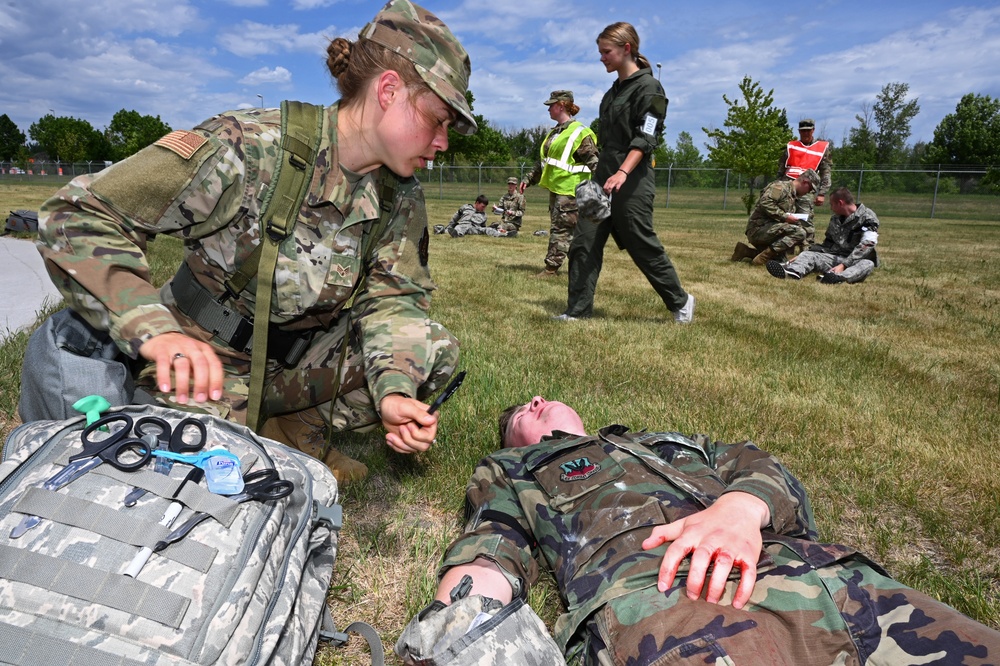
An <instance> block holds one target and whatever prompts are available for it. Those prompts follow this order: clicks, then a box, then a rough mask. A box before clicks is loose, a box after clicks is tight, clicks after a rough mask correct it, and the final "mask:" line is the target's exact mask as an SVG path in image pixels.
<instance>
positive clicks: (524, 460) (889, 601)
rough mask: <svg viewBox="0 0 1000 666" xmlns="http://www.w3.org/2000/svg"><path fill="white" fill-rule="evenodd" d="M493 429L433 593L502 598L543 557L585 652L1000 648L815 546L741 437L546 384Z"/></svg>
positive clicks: (799, 655)
mask: <svg viewBox="0 0 1000 666" xmlns="http://www.w3.org/2000/svg"><path fill="white" fill-rule="evenodd" d="M500 430H501V438H502V440H503V443H504V445H505V446H507V447H510V448H507V449H505V450H503V451H499V452H496V453H493V454H491V455H490V456H487V457H486V458H485V459H484V460H483V461H482V462H481V463H480V464H479V466H478V467H477V468H476V471H475V473H474V474H473V477H472V480H471V481H470V482H469V485H468V487H467V489H466V509H467V512H468V515H469V516H470V519H469V523H468V524H467V526H466V530H465V533H464V534H463V535H462V536H461V537H459V538H458V539H457V540H456V541H455V542H454V543H453V544H452V545H451V546H450V547H449V549H448V552H447V554H446V555H445V558H444V563H443V565H442V569H441V572H440V574H441V576H440V584H439V587H438V593H437V595H436V599H437V600H439V601H441V602H442V603H444V604H447V603H449V596H448V593H449V591H451V590H452V589H453V588H454V587H455V585H456V583H457V582H458V581H459V580H460V579H461V578H462V577H463V576H465V575H470V576H471V577H472V579H473V586H472V590H471V592H472V593H473V594H481V595H485V596H487V597H491V598H493V599H498V600H501V601H503V602H508V601H510V600H511V599H513V598H516V597H524V596H525V595H526V594H527V589H528V587H530V586H531V585H532V584H534V583H535V581H536V580H538V577H539V570H540V569H546V570H548V571H550V572H551V573H552V575H553V576H554V577H555V580H556V583H557V585H558V587H559V592H560V594H561V596H562V599H563V602H564V603H565V605H566V608H567V609H568V610H567V612H566V613H565V614H563V615H562V616H560V617H559V619H558V620H557V621H556V624H555V628H554V634H555V639H556V642H557V643H558V644H559V646H560V647H561V648H562V650H563V651H564V653H565V655H566V657H567V659H568V660H571V659H572V658H579V659H581V660H582V662H583V663H584V664H626V663H635V664H650V663H654V662H655V663H668V662H669V663H691V664H694V663H698V664H767V665H768V666H809V665H813V664H815V665H820V664H822V665H823V666H829V665H830V664H845V665H846V664H852V665H853V664H869V665H879V666H899V665H900V664H925V663H932V662H933V663H936V664H989V663H992V664H995V663H998V662H1000V633H998V632H997V631H995V630H993V629H990V628H989V627H986V626H984V625H981V624H979V623H977V622H974V621H973V620H971V619H970V618H968V617H966V616H964V615H962V614H961V613H959V612H958V611H956V610H954V609H952V608H950V607H948V606H946V605H944V604H942V603H940V602H938V601H936V600H934V599H932V598H930V597H928V596H927V595H925V594H922V593H920V592H918V591H916V590H913V589H911V588H908V587H906V586H905V585H902V584H900V583H898V582H896V581H894V580H893V579H891V578H889V576H888V575H887V574H886V573H885V572H884V571H883V570H882V569H881V568H880V567H879V566H878V565H876V564H874V563H872V562H871V561H870V560H868V559H867V558H866V557H864V556H863V555H861V554H860V553H858V552H857V551H855V550H854V549H852V548H849V547H847V546H841V545H834V544H824V543H818V542H817V541H816V537H817V533H816V526H815V523H814V520H813V514H812V510H811V507H810V505H809V501H808V499H807V497H806V493H805V491H804V489H803V488H802V486H801V485H800V483H799V482H798V480H797V479H796V478H795V477H794V476H792V474H791V473H790V472H789V471H788V470H787V469H785V468H784V467H783V466H782V465H781V463H780V462H779V461H778V460H777V459H775V458H774V457H772V456H770V455H768V454H766V453H764V452H763V451H761V450H760V449H758V448H757V447H756V446H754V445H753V444H752V443H750V442H743V443H741V444H732V445H731V444H723V443H720V442H714V443H713V442H712V441H711V440H710V439H709V438H707V437H705V436H704V435H694V436H691V437H687V436H684V435H681V434H679V433H673V432H667V433H649V432H629V431H628V429H627V428H625V427H623V426H609V427H606V428H604V429H602V430H601V431H600V432H599V434H598V435H596V436H590V435H586V434H585V429H584V426H583V422H582V421H581V419H580V417H579V416H578V415H577V413H576V412H575V411H573V410H572V409H571V408H570V407H568V406H566V405H564V404H562V403H558V402H547V401H546V400H544V399H543V398H541V397H535V398H534V399H532V401H531V402H530V403H528V404H525V405H521V406H518V407H515V408H511V409H510V410H508V411H507V412H505V414H504V416H503V417H501V421H500ZM536 442H537V443H536ZM522 447H523V448H522ZM689 555H690V557H688V556H689Z"/></svg>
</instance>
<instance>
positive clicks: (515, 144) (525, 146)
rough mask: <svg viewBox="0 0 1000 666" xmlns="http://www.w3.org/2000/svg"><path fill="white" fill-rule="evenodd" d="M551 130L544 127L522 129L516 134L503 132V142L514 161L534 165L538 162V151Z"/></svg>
mask: <svg viewBox="0 0 1000 666" xmlns="http://www.w3.org/2000/svg"><path fill="white" fill-rule="evenodd" d="M551 129H552V128H551V127H546V126H544V125H537V126H535V127H528V128H522V129H519V130H517V131H516V132H505V133H504V140H505V141H506V142H507V146H508V149H509V150H510V154H511V156H512V157H513V158H514V159H518V160H524V161H526V162H528V163H531V164H534V163H535V162H537V161H538V149H539V148H540V147H541V145H542V141H544V140H545V137H546V136H547V135H548V133H549V130H551Z"/></svg>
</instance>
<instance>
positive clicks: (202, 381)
mask: <svg viewBox="0 0 1000 666" xmlns="http://www.w3.org/2000/svg"><path fill="white" fill-rule="evenodd" d="M139 355H140V356H142V357H143V358H144V359H146V360H147V361H153V362H155V363H156V386H157V387H158V388H159V390H160V391H161V392H163V393H170V391H171V390H173V391H174V392H175V394H176V395H177V402H179V403H180V404H182V405H184V404H187V401H188V397H189V391H191V390H192V389H193V393H194V400H195V402H206V401H208V400H218V399H219V398H221V397H222V378H223V372H222V361H220V360H219V357H218V356H217V355H216V353H215V350H214V349H212V346H211V345H209V344H208V343H205V342H201V341H200V340H195V339H194V338H190V337H188V336H186V335H184V334H183V333H161V334H160V335H156V336H153V337H152V338H150V339H149V340H147V341H146V342H144V343H143V344H142V346H141V347H139ZM171 370H173V373H174V380H176V381H175V385H174V386H171V377H170V371H171ZM192 374H193V375H194V385H193V386H192V385H191V377H192Z"/></svg>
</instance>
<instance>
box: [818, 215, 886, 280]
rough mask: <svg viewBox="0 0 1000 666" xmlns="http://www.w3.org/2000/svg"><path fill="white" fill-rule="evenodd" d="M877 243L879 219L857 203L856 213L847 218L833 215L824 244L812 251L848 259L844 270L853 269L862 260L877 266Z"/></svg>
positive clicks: (845, 261) (845, 260)
mask: <svg viewBox="0 0 1000 666" xmlns="http://www.w3.org/2000/svg"><path fill="white" fill-rule="evenodd" d="M877 243H878V217H877V216H876V215H875V211H873V210H872V209H870V208H867V207H866V206H865V205H864V204H858V208H857V210H855V211H854V213H852V214H851V215H848V216H847V217H842V216H840V215H837V214H836V213H834V214H833V215H831V216H830V226H828V227H827V228H826V238H824V239H823V243H822V244H820V245H813V246H812V247H810V248H809V249H810V250H811V251H813V252H823V253H825V254H835V255H837V256H838V257H845V259H844V262H843V263H844V267H845V268H850V267H851V266H853V265H854V264H856V263H858V262H859V261H861V260H862V259H870V260H871V261H873V262H874V263H875V265H876V266H878V255H877V254H876V253H875V245H876V244H877Z"/></svg>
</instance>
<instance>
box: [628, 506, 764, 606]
mask: <svg viewBox="0 0 1000 666" xmlns="http://www.w3.org/2000/svg"><path fill="white" fill-rule="evenodd" d="M770 520H771V518H770V511H769V509H768V508H767V504H766V503H765V502H764V501H763V500H761V499H760V498H758V497H756V496H754V495H750V494H748V493H742V492H733V493H726V494H725V495H723V496H722V497H720V498H719V499H718V500H717V501H716V502H715V504H713V505H712V506H710V507H708V508H707V509H705V510H703V511H699V512H698V513H696V514H693V515H691V516H688V517H687V518H682V519H681V520H677V521H674V522H672V523H669V524H667V525H659V526H657V527H654V528H653V532H652V534H651V535H650V536H649V538H647V539H646V540H645V541H643V542H642V548H643V550H649V549H651V548H656V547H658V546H660V545H662V544H664V543H667V542H671V541H672V542H673V543H671V544H670V546H668V547H667V552H666V553H664V555H663V562H662V563H661V564H660V575H659V581H658V585H657V589H659V590H660V591H661V592H666V591H667V590H668V589H670V587H671V585H673V582H674V578H675V577H676V575H677V570H678V568H679V567H680V564H681V561H683V560H684V558H686V557H687V556H688V555H690V556H691V566H690V568H689V570H688V575H687V596H688V598H689V599H691V600H695V599H698V598H699V597H701V594H702V589H703V588H704V587H705V582H706V577H707V574H708V570H709V567H710V566H711V567H712V575H711V578H710V579H709V580H708V590H707V592H706V594H705V600H706V601H708V602H709V603H712V604H715V603H719V600H720V599H721V598H722V594H723V592H725V588H726V580H727V579H728V577H729V573H730V571H732V569H733V568H734V567H738V568H739V569H740V582H739V585H738V586H737V588H736V594H734V595H733V608H742V607H743V606H744V605H745V604H746V602H747V601H748V600H749V599H750V595H751V593H753V587H754V583H755V582H756V579H757V560H758V559H759V558H760V549H761V545H762V543H763V540H762V539H761V536H760V529H761V527H763V526H764V525H767V523H769V522H770Z"/></svg>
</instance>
